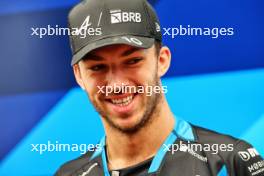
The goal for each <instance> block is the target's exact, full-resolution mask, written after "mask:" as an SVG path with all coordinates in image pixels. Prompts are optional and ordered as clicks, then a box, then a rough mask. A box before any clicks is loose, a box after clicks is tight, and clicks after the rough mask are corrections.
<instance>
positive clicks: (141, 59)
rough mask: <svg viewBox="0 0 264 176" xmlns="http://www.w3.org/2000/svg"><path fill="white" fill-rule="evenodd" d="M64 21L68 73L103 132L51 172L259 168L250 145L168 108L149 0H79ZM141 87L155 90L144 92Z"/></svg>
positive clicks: (192, 175)
mask: <svg viewBox="0 0 264 176" xmlns="http://www.w3.org/2000/svg"><path fill="white" fill-rule="evenodd" d="M69 26H70V28H71V29H72V33H71V34H72V35H71V38H70V39H71V46H72V50H73V54H74V56H73V60H72V66H73V70H74V75H75V78H76V81H77V83H78V84H79V85H80V87H81V88H82V89H83V90H85V91H86V92H87V95H88V97H89V99H90V101H91V102H92V104H93V105H94V107H95V109H96V110H97V111H98V112H99V114H100V116H101V120H102V122H103V126H104V129H105V136H104V137H103V138H102V139H101V141H100V147H99V148H98V149H97V150H96V151H95V152H87V153H86V154H85V155H83V156H81V157H80V158H77V159H75V160H73V161H70V162H68V163H66V164H64V165H63V166H62V167H61V168H60V169H59V170H58V171H57V172H56V175H58V176H68V175H82V176H84V175H85V176H103V175H105V176H110V175H112V176H118V175H119V176H131V175H133V176H145V175H160V176H177V175H178V176H198V175H201V176H211V175H215V176H216V175H230V176H250V175H259V176H260V175H263V174H264V161H263V159H262V158H261V157H260V156H259V154H258V152H257V151H256V150H255V149H254V148H253V147H252V146H251V145H250V144H248V143H246V142H244V141H242V140H239V139H235V138H233V137H230V136H226V135H222V134H218V133H216V132H213V131H209V130H207V129H203V128H199V127H197V126H194V125H191V124H189V123H188V122H186V121H184V120H181V119H179V118H177V117H175V116H174V115H173V113H172V112H171V110H170V107H169V105H168V103H167V101H166V98H165V95H164V93H165V91H164V90H163V89H162V85H161V81H160V79H161V77H162V76H163V75H164V74H165V73H166V72H167V70H168V69H169V66H170V61H171V53H170V50H169V48H167V47H164V46H162V45H161V43H162V34H161V31H160V26H159V21H158V18H157V16H156V13H155V11H154V10H153V8H152V7H151V5H150V4H149V3H148V2H147V1H145V0H100V1H99V0H87V1H83V2H81V3H80V4H78V5H77V6H75V7H74V8H73V9H72V10H71V12H70V14H69ZM127 87H130V88H131V87H134V89H123V88H127ZM142 87H143V88H145V87H154V89H155V90H157V89H158V90H160V91H158V93H157V92H154V93H152V94H151V95H147V94H146V92H142V91H141V92H139V88H142ZM109 88H111V89H109ZM116 89H118V90H117V91H116ZM154 89H153V90H154ZM108 90H111V91H109V92H107V91H108ZM123 90H126V91H123ZM127 90H130V91H127ZM131 90H133V91H131ZM143 90H145V89H143ZM215 149H217V151H216V150H215Z"/></svg>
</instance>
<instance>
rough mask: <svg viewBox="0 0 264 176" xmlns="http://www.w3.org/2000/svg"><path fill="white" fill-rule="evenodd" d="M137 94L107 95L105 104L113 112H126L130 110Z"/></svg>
mask: <svg viewBox="0 0 264 176" xmlns="http://www.w3.org/2000/svg"><path fill="white" fill-rule="evenodd" d="M136 97H137V94H125V95H118V96H112V97H108V98H107V99H106V102H107V104H108V105H109V106H110V107H109V108H110V109H112V110H113V111H114V112H117V113H128V112H131V111H132V108H133V104H134V102H135V98H136Z"/></svg>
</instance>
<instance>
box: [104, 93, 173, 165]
mask: <svg viewBox="0 0 264 176" xmlns="http://www.w3.org/2000/svg"><path fill="white" fill-rule="evenodd" d="M151 118H152V119H154V120H150V122H149V124H147V125H146V126H145V127H143V128H142V129H140V130H139V131H137V132H135V133H133V134H125V133H122V132H120V131H118V130H116V129H113V128H112V127H110V126H108V124H107V123H105V122H104V126H105V131H106V136H107V138H106V144H107V153H108V161H109V163H108V165H109V169H110V170H114V169H121V168H125V167H129V166H132V165H135V164H137V163H140V162H142V161H144V160H146V159H149V158H151V157H153V156H154V155H155V154H156V152H157V151H158V150H159V148H160V147H161V145H162V144H163V142H164V141H165V140H166V138H167V137H168V135H169V134H170V133H171V131H172V129H173V127H174V123H175V120H174V117H173V114H172V112H171V111H170V108H169V105H168V103H167V101H166V100H165V97H164V96H162V98H161V101H160V102H159V104H158V105H157V107H156V110H155V112H154V113H153V117H151Z"/></svg>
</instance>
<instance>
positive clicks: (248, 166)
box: [191, 125, 264, 176]
mask: <svg viewBox="0 0 264 176" xmlns="http://www.w3.org/2000/svg"><path fill="white" fill-rule="evenodd" d="M191 126H192V130H193V133H194V136H195V137H196V141H197V142H198V143H201V144H204V145H205V144H206V145H210V146H211V149H213V148H214V147H215V148H217V149H218V153H217V156H219V157H220V158H221V159H222V162H223V163H224V165H226V167H227V169H228V171H229V173H231V175H241V176H249V175H261V174H263V172H264V160H263V158H262V157H261V156H260V154H259V153H258V151H257V150H256V149H255V148H254V147H253V146H252V145H251V144H250V143H248V142H247V141H244V140H242V139H239V138H235V137H233V136H230V135H226V134H221V133H218V132H215V131H212V130H209V129H205V128H201V127H197V126H195V125H191ZM213 146H214V147H213Z"/></svg>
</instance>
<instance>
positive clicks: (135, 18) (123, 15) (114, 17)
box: [110, 10, 141, 24]
mask: <svg viewBox="0 0 264 176" xmlns="http://www.w3.org/2000/svg"><path fill="white" fill-rule="evenodd" d="M110 14H111V23H112V24H117V23H127V22H134V23H141V14H140V13H138V12H122V11H121V10H110Z"/></svg>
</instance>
